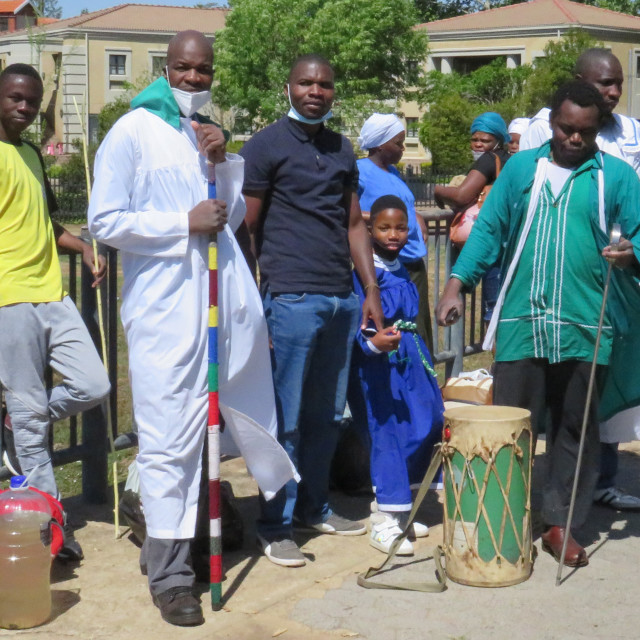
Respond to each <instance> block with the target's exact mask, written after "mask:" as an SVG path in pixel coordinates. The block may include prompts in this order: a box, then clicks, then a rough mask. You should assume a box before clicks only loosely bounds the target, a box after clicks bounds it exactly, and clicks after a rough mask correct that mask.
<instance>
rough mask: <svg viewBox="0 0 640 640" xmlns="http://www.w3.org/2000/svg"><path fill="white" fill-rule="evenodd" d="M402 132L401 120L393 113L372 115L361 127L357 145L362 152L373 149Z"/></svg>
mask: <svg viewBox="0 0 640 640" xmlns="http://www.w3.org/2000/svg"><path fill="white" fill-rule="evenodd" d="M402 131H404V125H403V124H402V120H400V118H398V116H395V115H393V113H374V114H373V115H372V116H371V117H369V118H367V121H366V122H365V123H364V124H363V125H362V129H360V136H359V137H358V144H359V145H360V148H361V149H362V150H363V151H366V150H367V149H374V148H375V147H379V146H380V145H381V144H384V143H385V142H388V141H389V140H391V138H393V136H397V135H398V134H399V133H401V132H402Z"/></svg>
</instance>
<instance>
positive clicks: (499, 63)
mask: <svg viewBox="0 0 640 640" xmlns="http://www.w3.org/2000/svg"><path fill="white" fill-rule="evenodd" d="M595 46H601V45H600V44H599V43H598V42H596V41H595V40H594V39H593V38H592V37H591V36H590V35H589V34H587V33H586V32H585V31H582V30H579V29H575V30H571V31H569V32H568V33H567V35H566V36H564V37H563V38H562V39H561V40H560V41H559V42H549V43H547V46H546V47H545V49H544V53H545V57H541V58H538V59H537V60H536V63H535V65H534V66H532V65H522V66H520V67H517V68H515V69H507V67H506V64H505V61H504V59H502V58H499V59H497V60H494V61H493V62H492V63H491V64H488V65H486V66H484V67H481V68H480V69H477V70H476V71H474V72H472V73H470V74H468V75H460V74H458V73H450V74H442V73H440V72H436V71H432V72H430V73H429V74H428V75H427V81H426V86H425V90H424V91H423V92H422V94H421V98H422V101H423V102H425V103H426V104H428V105H429V111H428V112H427V113H426V114H425V116H424V117H423V124H422V127H421V130H420V141H421V142H422V144H423V145H425V146H426V147H428V148H429V150H430V151H431V153H432V156H433V164H434V166H435V167H436V168H447V169H449V168H456V167H461V166H464V164H465V162H466V161H467V160H468V159H470V158H471V155H470V152H469V126H470V124H471V121H472V120H473V118H474V117H475V116H476V115H479V114H480V113H482V112H484V111H496V112H497V113H499V114H500V115H501V116H502V117H503V118H504V120H505V122H506V123H507V124H508V123H509V122H510V121H511V120H512V119H513V118H515V117H518V116H523V115H529V116H533V115H534V114H535V113H537V112H538V111H539V110H540V109H541V108H542V107H544V106H547V105H548V104H549V102H550V101H551V96H552V95H553V93H554V91H555V90H556V89H557V87H558V86H559V85H560V84H562V83H563V82H566V81H567V80H570V79H571V78H572V77H573V69H574V67H575V63H576V60H577V59H578V56H579V55H580V54H581V53H582V52H583V51H584V50H585V49H588V48H590V47H595ZM462 158H464V159H465V160H462Z"/></svg>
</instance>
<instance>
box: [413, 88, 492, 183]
mask: <svg viewBox="0 0 640 640" xmlns="http://www.w3.org/2000/svg"><path fill="white" fill-rule="evenodd" d="M486 110H487V109H485V108H483V106H482V105H474V104H472V103H471V102H469V100H466V99H465V98H463V97H462V96H460V95H456V94H454V93H451V94H449V95H448V96H446V99H443V100H439V101H437V102H434V103H433V104H431V105H430V108H429V111H428V113H426V114H425V116H424V118H423V119H422V124H421V125H420V133H419V137H420V142H422V144H423V145H424V146H425V147H427V148H428V149H429V150H430V151H431V158H432V162H433V167H434V168H436V169H443V168H446V169H453V170H456V171H457V170H458V169H462V168H465V169H466V168H468V165H469V163H470V162H471V159H472V156H471V150H470V148H469V127H470V126H471V122H472V121H473V119H474V118H475V117H476V116H477V115H478V114H480V113H482V112H483V111H486Z"/></svg>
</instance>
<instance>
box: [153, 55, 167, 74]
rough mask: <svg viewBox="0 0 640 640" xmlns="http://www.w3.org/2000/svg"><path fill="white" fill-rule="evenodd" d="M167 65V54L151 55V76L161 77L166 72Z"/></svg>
mask: <svg viewBox="0 0 640 640" xmlns="http://www.w3.org/2000/svg"><path fill="white" fill-rule="evenodd" d="M166 66H167V56H166V55H161V56H157V55H153V56H151V76H152V77H153V78H159V77H160V76H161V75H162V74H163V73H164V68H165V67H166Z"/></svg>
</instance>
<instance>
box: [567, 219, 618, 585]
mask: <svg viewBox="0 0 640 640" xmlns="http://www.w3.org/2000/svg"><path fill="white" fill-rule="evenodd" d="M609 240H610V246H611V248H612V249H617V247H618V243H619V242H620V225H619V224H614V225H613V227H612V229H611V236H610V238H609ZM612 267H613V265H612V264H611V263H609V266H608V267H607V277H606V279H605V283H604V290H603V292H602V305H601V307H600V319H599V320H598V332H597V334H596V345H595V348H594V350H593V361H592V362H591V372H590V374H589V384H588V386H587V399H586V401H585V405H584V413H583V414H582V429H581V431H580V444H579V446H578V459H577V460H576V473H575V475H574V476H573V488H572V489H571V502H569V513H568V515H567V524H566V526H565V529H564V539H563V541H562V551H561V553H560V560H559V564H558V573H557V574H556V587H557V586H559V585H560V582H561V581H562V567H563V566H564V559H565V556H566V554H567V544H568V543H569V537H570V536H571V521H572V520H573V509H574V507H575V503H576V494H577V493H578V481H579V479H580V468H581V467H582V452H583V450H584V441H585V436H586V433H587V423H588V422H589V409H590V406H591V396H592V395H593V385H594V382H595V378H596V366H597V362H598V351H599V350H600V337H601V336H602V326H603V324H604V315H605V312H606V309H607V297H608V295H609V283H610V282H611V269H612Z"/></svg>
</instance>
